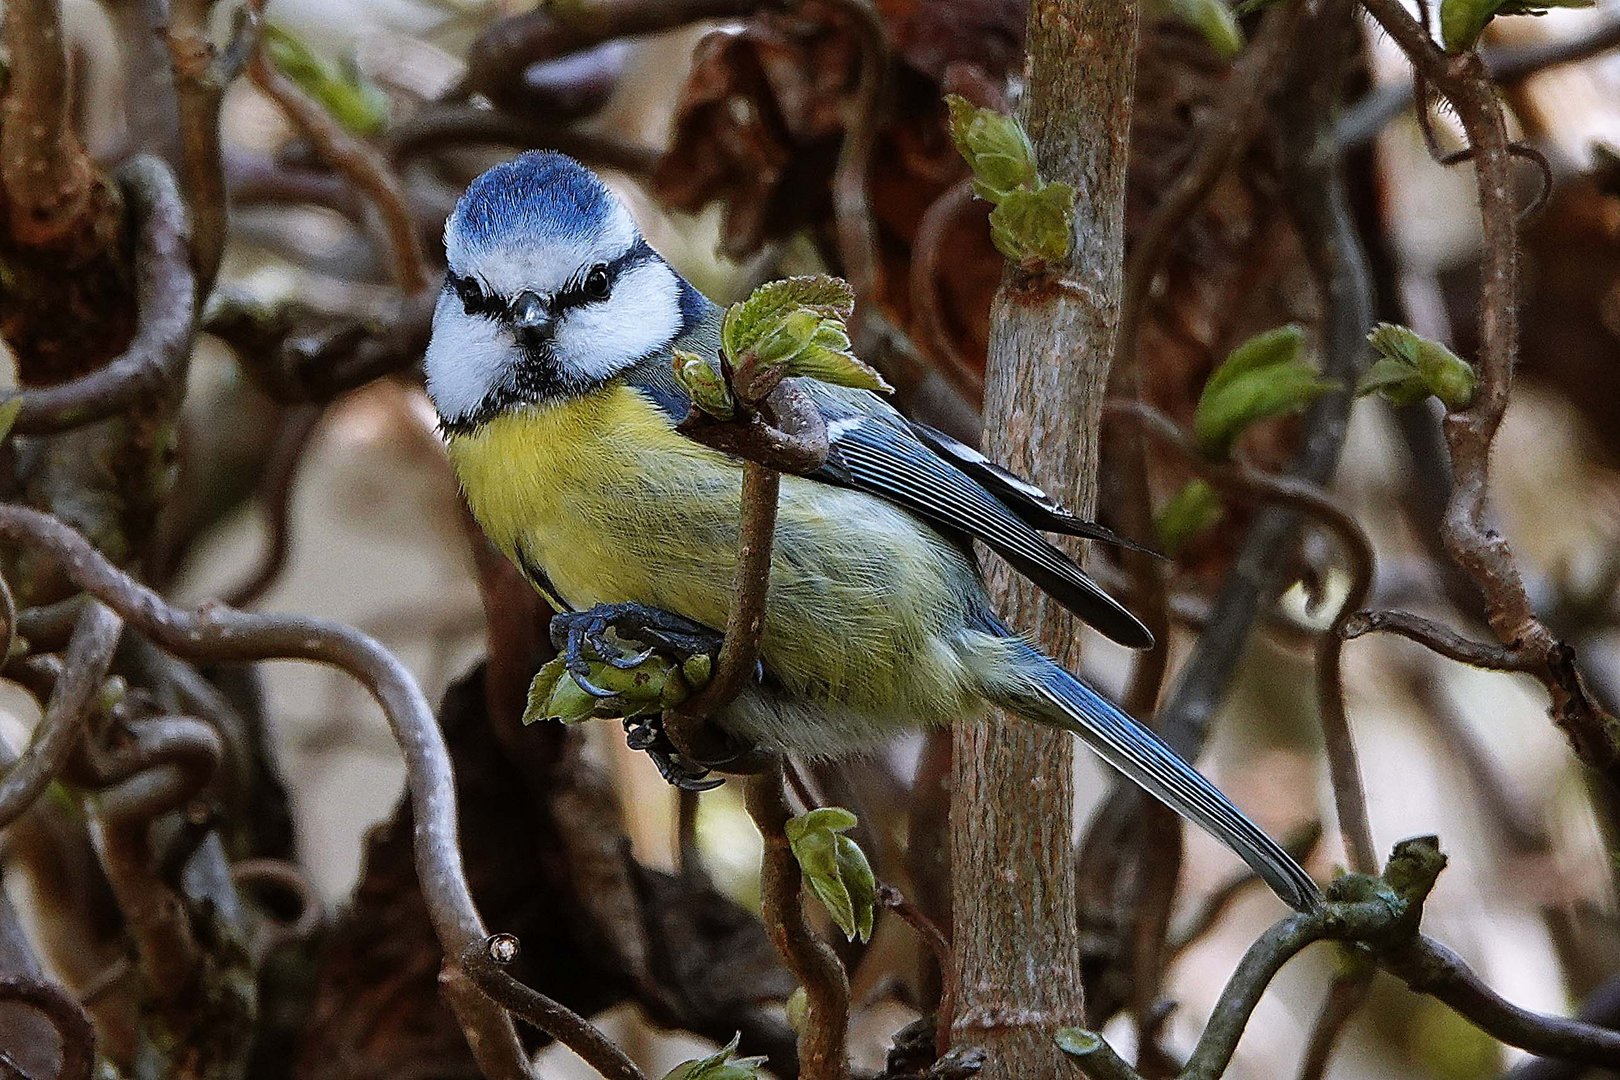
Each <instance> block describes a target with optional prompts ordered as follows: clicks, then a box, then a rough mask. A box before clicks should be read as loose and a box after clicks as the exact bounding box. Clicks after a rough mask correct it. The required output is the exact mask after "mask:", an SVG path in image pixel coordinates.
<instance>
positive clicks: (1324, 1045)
mask: <svg viewBox="0 0 1620 1080" xmlns="http://www.w3.org/2000/svg"><path fill="white" fill-rule="evenodd" d="M1376 971H1377V968H1375V967H1373V966H1372V965H1371V964H1365V963H1364V964H1361V965H1360V966H1357V967H1355V968H1353V969H1352V970H1350V971H1347V972H1345V973H1344V974H1341V975H1339V976H1338V977H1337V978H1335V979H1334V980H1333V982H1332V983H1331V984H1330V985H1329V986H1328V992H1327V996H1326V997H1325V998H1323V999H1322V1011H1321V1012H1319V1013H1317V1014H1316V1023H1315V1024H1314V1025H1312V1027H1311V1036H1310V1039H1309V1040H1308V1041H1307V1042H1306V1043H1305V1056H1304V1057H1303V1058H1302V1059H1301V1060H1300V1066H1299V1080H1322V1077H1323V1075H1324V1074H1325V1073H1326V1072H1327V1066H1328V1059H1329V1058H1331V1057H1332V1056H1333V1047H1334V1044H1336V1043H1337V1042H1338V1041H1339V1036H1341V1035H1342V1034H1344V1029H1345V1026H1346V1025H1347V1024H1349V1023H1350V1020H1351V1018H1352V1017H1354V1016H1355V1015H1356V1012H1357V1010H1359V1009H1360V1008H1361V1006H1362V1005H1363V1004H1365V1003H1366V1001H1367V994H1368V993H1369V992H1370V991H1371V990H1372V978H1373V974H1374V973H1375V972H1376Z"/></svg>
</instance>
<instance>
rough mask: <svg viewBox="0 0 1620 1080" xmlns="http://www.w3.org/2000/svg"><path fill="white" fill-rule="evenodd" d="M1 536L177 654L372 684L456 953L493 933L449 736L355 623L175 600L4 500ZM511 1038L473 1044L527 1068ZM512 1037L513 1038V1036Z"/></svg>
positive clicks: (431, 889)
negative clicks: (315, 667) (471, 887)
mask: <svg viewBox="0 0 1620 1080" xmlns="http://www.w3.org/2000/svg"><path fill="white" fill-rule="evenodd" d="M0 539H4V540H6V541H7V542H9V543H11V544H14V545H21V546H26V547H29V548H33V549H36V550H38V551H39V552H41V553H43V554H44V555H46V556H47V557H48V558H49V559H50V560H51V561H53V562H54V563H56V564H57V565H58V566H59V567H60V569H61V570H62V571H63V572H64V573H65V574H66V575H67V576H68V577H69V578H70V579H71V580H72V581H73V582H74V584H76V585H77V586H78V587H79V588H81V589H83V590H84V591H85V592H87V593H89V594H91V595H92V596H94V597H96V598H97V599H98V600H100V601H101V602H102V603H104V604H106V605H107V606H108V607H110V608H112V609H113V610H114V611H115V612H117V613H118V614H119V615H120V616H121V617H122V618H123V619H124V620H125V621H126V622H128V623H129V624H130V625H132V626H134V627H137V628H138V629H140V630H141V631H142V632H143V633H145V634H146V635H148V636H149V637H151V638H152V639H153V640H154V641H155V642H156V643H157V644H158V645H160V646H162V647H163V648H164V649H167V650H168V651H170V652H173V653H174V654H176V655H177V656H183V657H186V658H189V659H206V660H212V661H237V662H250V661H257V660H268V659H300V660H312V661H315V662H317V663H323V664H329V665H331V666H333V667H336V668H339V669H341V670H343V671H345V672H347V673H348V674H349V675H351V676H352V677H353V678H355V679H356V680H357V681H358V682H359V683H360V684H361V685H362V686H364V687H365V688H366V689H367V690H368V691H369V692H370V693H371V695H372V697H373V698H374V699H376V701H377V703H378V704H379V705H380V706H381V707H382V710H383V713H384V714H385V715H386V716H387V717H388V721H389V725H390V726H391V727H392V729H393V732H394V737H395V739H396V740H397V741H398V743H399V746H400V750H401V751H402V752H403V755H404V758H405V770H406V786H407V788H408V789H409V792H410V796H411V806H412V810H413V813H414V816H415V821H416V833H415V838H414V839H415V854H416V862H417V873H418V877H419V879H420V884H421V888H422V895H423V899H424V900H425V901H426V904H427V908H428V913H429V915H430V917H431V919H432V922H433V928H434V931H435V933H436V934H437V935H438V937H439V941H440V943H441V944H442V945H443V946H444V949H445V955H446V957H447V958H451V959H452V960H453V959H454V958H458V957H459V956H460V955H461V953H462V951H463V950H464V949H465V948H466V947H467V946H468V945H469V944H471V943H473V942H479V941H482V940H483V939H484V938H485V937H487V936H488V932H487V931H486V930H485V929H484V926H483V922H482V921H481V920H480V919H479V916H478V911H477V909H476V907H474V905H473V901H472V896H471V894H470V893H469V892H468V889H467V879H466V875H465V872H464V871H463V868H462V862H461V846H460V841H459V838H458V836H457V831H456V795H455V779H454V777H453V776H452V774H451V771H450V759H449V755H448V753H447V752H446V750H445V745H444V736H443V734H442V733H441V732H440V730H439V727H438V724H437V723H436V722H435V720H434V718H433V712H432V710H431V709H430V708H429V706H428V703H427V700H426V699H425V698H424V697H423V696H422V691H421V688H420V687H418V686H417V685H416V681H415V679H413V678H412V677H411V674H410V672H409V670H408V669H406V667H405V666H404V664H402V663H401V662H400V660H399V658H398V657H396V656H394V654H393V653H391V652H389V651H388V650H386V649H384V648H383V647H382V646H381V645H379V644H377V642H375V641H374V640H372V639H371V638H369V637H367V636H366V635H364V634H362V633H360V632H359V631H357V630H355V629H353V628H352V627H349V626H344V625H342V624H340V623H335V622H331V621H329V620H325V619H317V618H308V617H302V616H293V615H258V614H250V613H245V612H239V611H232V610H230V609H228V608H224V607H220V606H210V607H205V608H203V609H201V610H198V611H183V610H180V609H178V608H175V607H172V606H171V605H169V604H168V603H167V602H166V601H164V599H163V598H162V597H161V596H159V595H158V594H157V593H155V592H153V591H152V590H151V589H149V588H147V587H146V586H144V585H142V584H140V583H139V582H137V581H135V580H134V579H133V578H131V577H129V576H128V575H127V574H125V573H123V572H122V571H121V570H119V569H118V568H117V567H116V566H114V565H113V564H112V563H111V562H109V561H108V560H107V558H106V557H105V556H103V555H102V554H101V553H100V552H98V551H97V550H96V549H95V548H94V547H92V546H91V545H90V543H89V542H88V541H86V540H85V538H84V537H83V536H81V535H79V534H78V533H77V532H75V531H73V530H72V529H70V528H68V527H67V526H66V525H64V524H62V523H61V522H60V521H58V520H56V519H55V518H53V517H51V516H50V515H48V514H42V513H40V512H39V511H37V510H31V509H28V508H26V507H21V506H15V505H0ZM494 1027H495V1028H496V1029H497V1030H500V1031H501V1032H502V1041H503V1042H504V1045H491V1044H489V1043H488V1042H485V1043H484V1044H482V1045H480V1044H479V1043H477V1042H475V1043H474V1046H473V1050H474V1053H475V1055H477V1056H478V1057H479V1060H480V1062H481V1063H482V1064H483V1066H484V1068H485V1069H486V1071H488V1072H490V1073H491V1074H492V1075H493V1076H496V1077H499V1078H502V1080H506V1078H511V1077H522V1076H526V1075H527V1067H526V1066H525V1065H523V1063H522V1061H521V1060H520V1058H519V1057H518V1056H517V1054H518V1045H517V1041H516V1036H515V1034H512V1030H511V1025H510V1022H509V1021H507V1022H505V1023H502V1024H497V1025H494ZM508 1035H510V1036H511V1037H510V1039H506V1036H508Z"/></svg>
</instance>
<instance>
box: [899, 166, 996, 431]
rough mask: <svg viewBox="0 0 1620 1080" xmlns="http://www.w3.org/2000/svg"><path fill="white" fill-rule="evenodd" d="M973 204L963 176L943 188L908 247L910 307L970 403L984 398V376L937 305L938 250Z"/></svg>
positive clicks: (940, 362)
mask: <svg viewBox="0 0 1620 1080" xmlns="http://www.w3.org/2000/svg"><path fill="white" fill-rule="evenodd" d="M972 205H973V180H972V178H971V177H964V178H962V179H961V180H958V181H957V182H956V183H954V184H952V185H951V186H950V187H948V188H946V189H945V190H944V192H942V193H941V194H940V196H939V198H937V199H935V200H934V201H933V202H932V203H930V204H929V205H928V209H927V210H925V211H923V216H922V217H921V218H920V219H919V220H918V221H917V235H916V238H915V239H914V240H913V241H912V244H911V307H912V310H914V311H915V312H916V314H917V318H918V319H919V320H921V322H922V328H923V340H924V341H925V342H926V343H927V345H928V348H929V350H930V352H931V358H932V359H933V361H934V363H935V364H937V365H938V366H939V367H940V368H941V369H942V370H943V371H944V372H945V375H946V376H947V377H948V378H949V379H950V380H951V381H952V382H954V383H956V385H957V389H959V390H961V391H962V393H963V394H965V395H967V397H968V399H969V400H971V401H979V400H982V399H983V397H984V373H983V372H982V371H978V370H975V369H974V368H973V367H972V365H970V364H969V363H968V361H967V358H966V357H964V356H963V355H962V353H961V350H959V349H958V348H957V347H956V342H955V341H953V340H952V339H951V334H950V331H949V330H947V329H946V327H945V316H944V313H943V312H941V311H940V304H939V283H940V277H941V275H940V272H939V261H940V256H941V254H942V252H941V248H942V246H943V245H944V242H945V238H946V236H947V234H948V233H949V232H950V228H951V226H952V225H953V224H955V222H956V219H957V217H958V216H959V215H960V214H961V213H962V212H963V211H964V210H966V209H967V208H968V207H970V206H972Z"/></svg>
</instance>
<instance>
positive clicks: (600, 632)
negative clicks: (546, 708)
mask: <svg viewBox="0 0 1620 1080" xmlns="http://www.w3.org/2000/svg"><path fill="white" fill-rule="evenodd" d="M610 635H611V636H610ZM721 641H722V635H720V634H719V633H718V632H716V631H714V630H710V629H709V628H708V627H706V626H704V625H702V624H701V623H695V622H693V621H692V620H691V619H687V618H684V617H682V616H680V615H676V614H674V613H673V612H668V611H663V610H661V609H659V608H655V607H649V606H648V605H646V604H597V605H596V606H595V607H592V608H589V609H588V610H585V611H564V612H560V613H558V614H557V615H555V616H553V617H552V619H551V643H552V645H553V646H555V647H556V649H557V651H558V653H559V654H560V655H561V656H562V658H563V663H564V664H565V665H566V667H567V669H568V674H569V675H571V676H573V679H574V681H575V682H576V683H578V684H579V687H580V689H581V690H584V691H585V692H586V693H588V694H591V695H593V696H595V697H602V698H606V697H613V696H614V691H612V690H608V689H604V688H603V687H601V686H598V685H596V683H595V682H593V681H592V679H591V663H592V661H595V662H597V663H604V664H607V665H609V666H610V667H613V668H617V669H618V670H620V671H629V670H632V669H634V668H637V667H640V666H641V665H642V664H644V663H646V662H647V661H648V660H650V659H651V658H652V657H653V655H654V654H655V653H660V654H663V655H664V656H665V657H667V658H669V659H670V660H672V661H673V662H674V663H675V664H676V665H677V666H678V667H680V668H681V670H682V673H683V675H685V676H686V678H687V681H688V682H693V683H694V684H695V685H701V683H703V682H707V681H708V678H707V671H706V669H707V668H709V667H710V666H712V665H713V663H714V659H715V657H717V656H719V655H720V644H721ZM627 642H634V643H635V644H636V645H639V646H641V651H640V652H635V653H632V652H629V651H627V650H626V649H625V647H624V646H625V643H627ZM700 660H706V661H707V663H702V662H700ZM697 676H701V678H697Z"/></svg>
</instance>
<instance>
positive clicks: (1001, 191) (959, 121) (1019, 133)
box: [945, 94, 1039, 203]
mask: <svg viewBox="0 0 1620 1080" xmlns="http://www.w3.org/2000/svg"><path fill="white" fill-rule="evenodd" d="M945 106H946V108H947V109H949V110H950V127H951V141H952V142H954V143H956V149H957V151H958V152H959V153H960V154H961V155H962V158H963V160H965V161H966V162H967V163H968V168H970V169H972V170H973V193H974V194H975V195H977V196H978V197H979V198H981V199H984V200H986V201H988V202H996V203H998V202H1000V201H1001V200H1002V199H1004V198H1005V197H1006V196H1007V195H1008V193H1010V192H1013V191H1017V190H1018V189H1019V188H1024V187H1034V186H1036V185H1037V184H1038V183H1039V180H1038V179H1037V177H1036V172H1035V147H1034V146H1032V145H1031V144H1030V141H1029V135H1028V133H1026V132H1025V131H1024V126H1023V125H1022V124H1020V123H1019V122H1018V120H1017V119H1016V118H1014V117H1011V116H1005V115H1003V114H1001V113H998V112H996V111H995V110H993V109H981V108H979V107H978V106H976V105H974V104H973V103H971V102H969V101H968V100H967V99H966V98H963V97H960V96H958V95H956V94H947V95H945Z"/></svg>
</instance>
